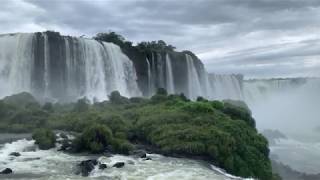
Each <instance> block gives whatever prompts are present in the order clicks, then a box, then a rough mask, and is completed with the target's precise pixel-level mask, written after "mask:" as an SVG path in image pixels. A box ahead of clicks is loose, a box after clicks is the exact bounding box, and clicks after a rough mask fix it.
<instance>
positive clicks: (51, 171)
mask: <svg viewBox="0 0 320 180" xmlns="http://www.w3.org/2000/svg"><path fill="white" fill-rule="evenodd" d="M34 147H35V146H34V141H32V140H25V139H22V140H18V141H15V142H13V143H7V144H4V145H0V170H2V169H4V168H11V169H13V171H14V173H13V174H12V175H7V176H4V175H0V178H1V179H6V178H8V179H39V180H47V179H52V180H65V179H70V180H78V179H119V180H126V179H131V180H144V179H148V180H163V179H172V180H175V179H177V180H180V179H186V180H207V179H212V180H229V179H241V178H238V177H234V176H232V175H230V174H226V173H224V171H223V170H221V169H219V168H217V167H215V166H209V165H208V164H206V163H204V162H200V161H195V160H189V159H183V158H169V157H164V156H161V155H157V154H148V156H149V157H151V158H152V160H147V161H146V160H143V159H137V158H133V157H130V156H122V155H114V156H112V157H104V156H102V157H99V159H98V160H99V161H100V162H101V163H105V164H107V166H108V168H107V169H105V170H99V169H98V167H96V169H95V170H93V171H92V172H91V173H90V175H89V177H81V176H79V175H76V174H75V172H76V165H77V164H78V163H79V162H80V161H82V160H87V159H92V158H95V157H89V156H84V155H71V154H65V153H63V152H59V151H57V150H56V149H51V150H45V151H44V150H38V149H36V151H32V149H34ZM11 152H19V153H20V154H21V156H19V157H11V156H9V154H10V153H11ZM116 162H125V163H126V164H125V166H124V167H123V168H120V169H118V168H112V165H113V164H114V163H116ZM132 163H133V164H132Z"/></svg>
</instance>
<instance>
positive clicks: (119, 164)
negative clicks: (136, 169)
mask: <svg viewBox="0 0 320 180" xmlns="http://www.w3.org/2000/svg"><path fill="white" fill-rule="evenodd" d="M124 164H125V163H124V162H117V163H115V164H114V165H113V166H112V167H116V168H122V167H123V166H124Z"/></svg>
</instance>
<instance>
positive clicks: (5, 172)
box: [0, 168, 13, 174]
mask: <svg viewBox="0 0 320 180" xmlns="http://www.w3.org/2000/svg"><path fill="white" fill-rule="evenodd" d="M12 173H13V171H12V169H10V168H6V169H4V170H3V171H1V172H0V174H12Z"/></svg>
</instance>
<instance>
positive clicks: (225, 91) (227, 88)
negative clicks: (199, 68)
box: [209, 74, 243, 100]
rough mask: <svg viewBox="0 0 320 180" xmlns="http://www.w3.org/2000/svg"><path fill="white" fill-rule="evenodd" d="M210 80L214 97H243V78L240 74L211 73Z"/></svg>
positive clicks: (220, 98)
mask: <svg viewBox="0 0 320 180" xmlns="http://www.w3.org/2000/svg"><path fill="white" fill-rule="evenodd" d="M209 81H210V85H211V89H212V96H211V98H212V99H217V100H223V99H233V100H242V99H243V95H242V94H243V92H242V78H241V77H239V75H220V74H210V75H209Z"/></svg>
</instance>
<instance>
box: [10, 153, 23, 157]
mask: <svg viewBox="0 0 320 180" xmlns="http://www.w3.org/2000/svg"><path fill="white" fill-rule="evenodd" d="M9 155H10V156H16V157H18V156H21V154H20V153H18V152H12V153H10V154H9Z"/></svg>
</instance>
